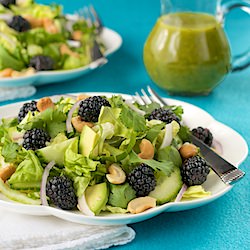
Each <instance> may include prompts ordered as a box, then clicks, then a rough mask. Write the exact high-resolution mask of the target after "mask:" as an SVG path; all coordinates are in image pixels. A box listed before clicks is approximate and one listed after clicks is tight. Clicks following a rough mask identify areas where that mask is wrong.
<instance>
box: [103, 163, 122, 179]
mask: <svg viewBox="0 0 250 250" xmlns="http://www.w3.org/2000/svg"><path fill="white" fill-rule="evenodd" d="M108 171H109V174H106V178H107V179H108V181H109V182H110V183H112V184H122V183H124V182H125V180H126V174H125V172H124V171H123V169H122V168H121V167H120V166H119V165H118V164H116V163H113V164H111V165H110V166H109V168H108Z"/></svg>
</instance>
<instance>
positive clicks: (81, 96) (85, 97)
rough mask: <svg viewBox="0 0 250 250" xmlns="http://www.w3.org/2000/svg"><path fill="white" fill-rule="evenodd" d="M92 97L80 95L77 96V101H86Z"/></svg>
mask: <svg viewBox="0 0 250 250" xmlns="http://www.w3.org/2000/svg"><path fill="white" fill-rule="evenodd" d="M89 97H90V96H89V95H85V94H80V95H78V96H77V98H76V100H77V101H80V100H85V99H87V98H89Z"/></svg>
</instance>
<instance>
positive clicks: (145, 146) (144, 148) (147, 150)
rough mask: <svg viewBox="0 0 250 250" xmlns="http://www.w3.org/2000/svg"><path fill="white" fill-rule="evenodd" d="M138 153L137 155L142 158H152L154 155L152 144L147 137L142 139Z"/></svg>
mask: <svg viewBox="0 0 250 250" xmlns="http://www.w3.org/2000/svg"><path fill="white" fill-rule="evenodd" d="M139 148H140V151H141V152H140V153H139V154H138V156H139V157H140V158H142V159H153V157H154V153H155V150H154V146H153V145H152V143H151V142H150V141H149V140H147V139H142V141H141V143H140V145H139Z"/></svg>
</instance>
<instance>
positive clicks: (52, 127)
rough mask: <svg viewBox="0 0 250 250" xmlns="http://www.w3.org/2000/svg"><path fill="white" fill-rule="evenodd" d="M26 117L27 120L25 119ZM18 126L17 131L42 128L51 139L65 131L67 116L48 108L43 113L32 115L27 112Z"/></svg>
mask: <svg viewBox="0 0 250 250" xmlns="http://www.w3.org/2000/svg"><path fill="white" fill-rule="evenodd" d="M26 117H27V119H26ZM26 117H25V118H24V119H25V120H23V121H22V122H21V123H20V124H19V126H18V127H19V129H24V130H29V129H32V128H42V129H44V130H46V131H47V132H48V133H49V135H50V137H51V138H54V137H56V136H57V135H58V134H59V133H64V132H65V131H66V123H65V121H66V119H67V116H66V114H64V113H63V112H62V111H59V110H57V109H53V108H48V109H46V110H45V111H43V112H41V113H38V114H35V115H32V114H31V112H29V113H28V114H27V115H26Z"/></svg>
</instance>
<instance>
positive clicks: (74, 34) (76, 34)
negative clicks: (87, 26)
mask: <svg viewBox="0 0 250 250" xmlns="http://www.w3.org/2000/svg"><path fill="white" fill-rule="evenodd" d="M82 35H83V34H82V31H80V30H75V31H73V32H72V38H73V39H74V40H76V41H81V39H82Z"/></svg>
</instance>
